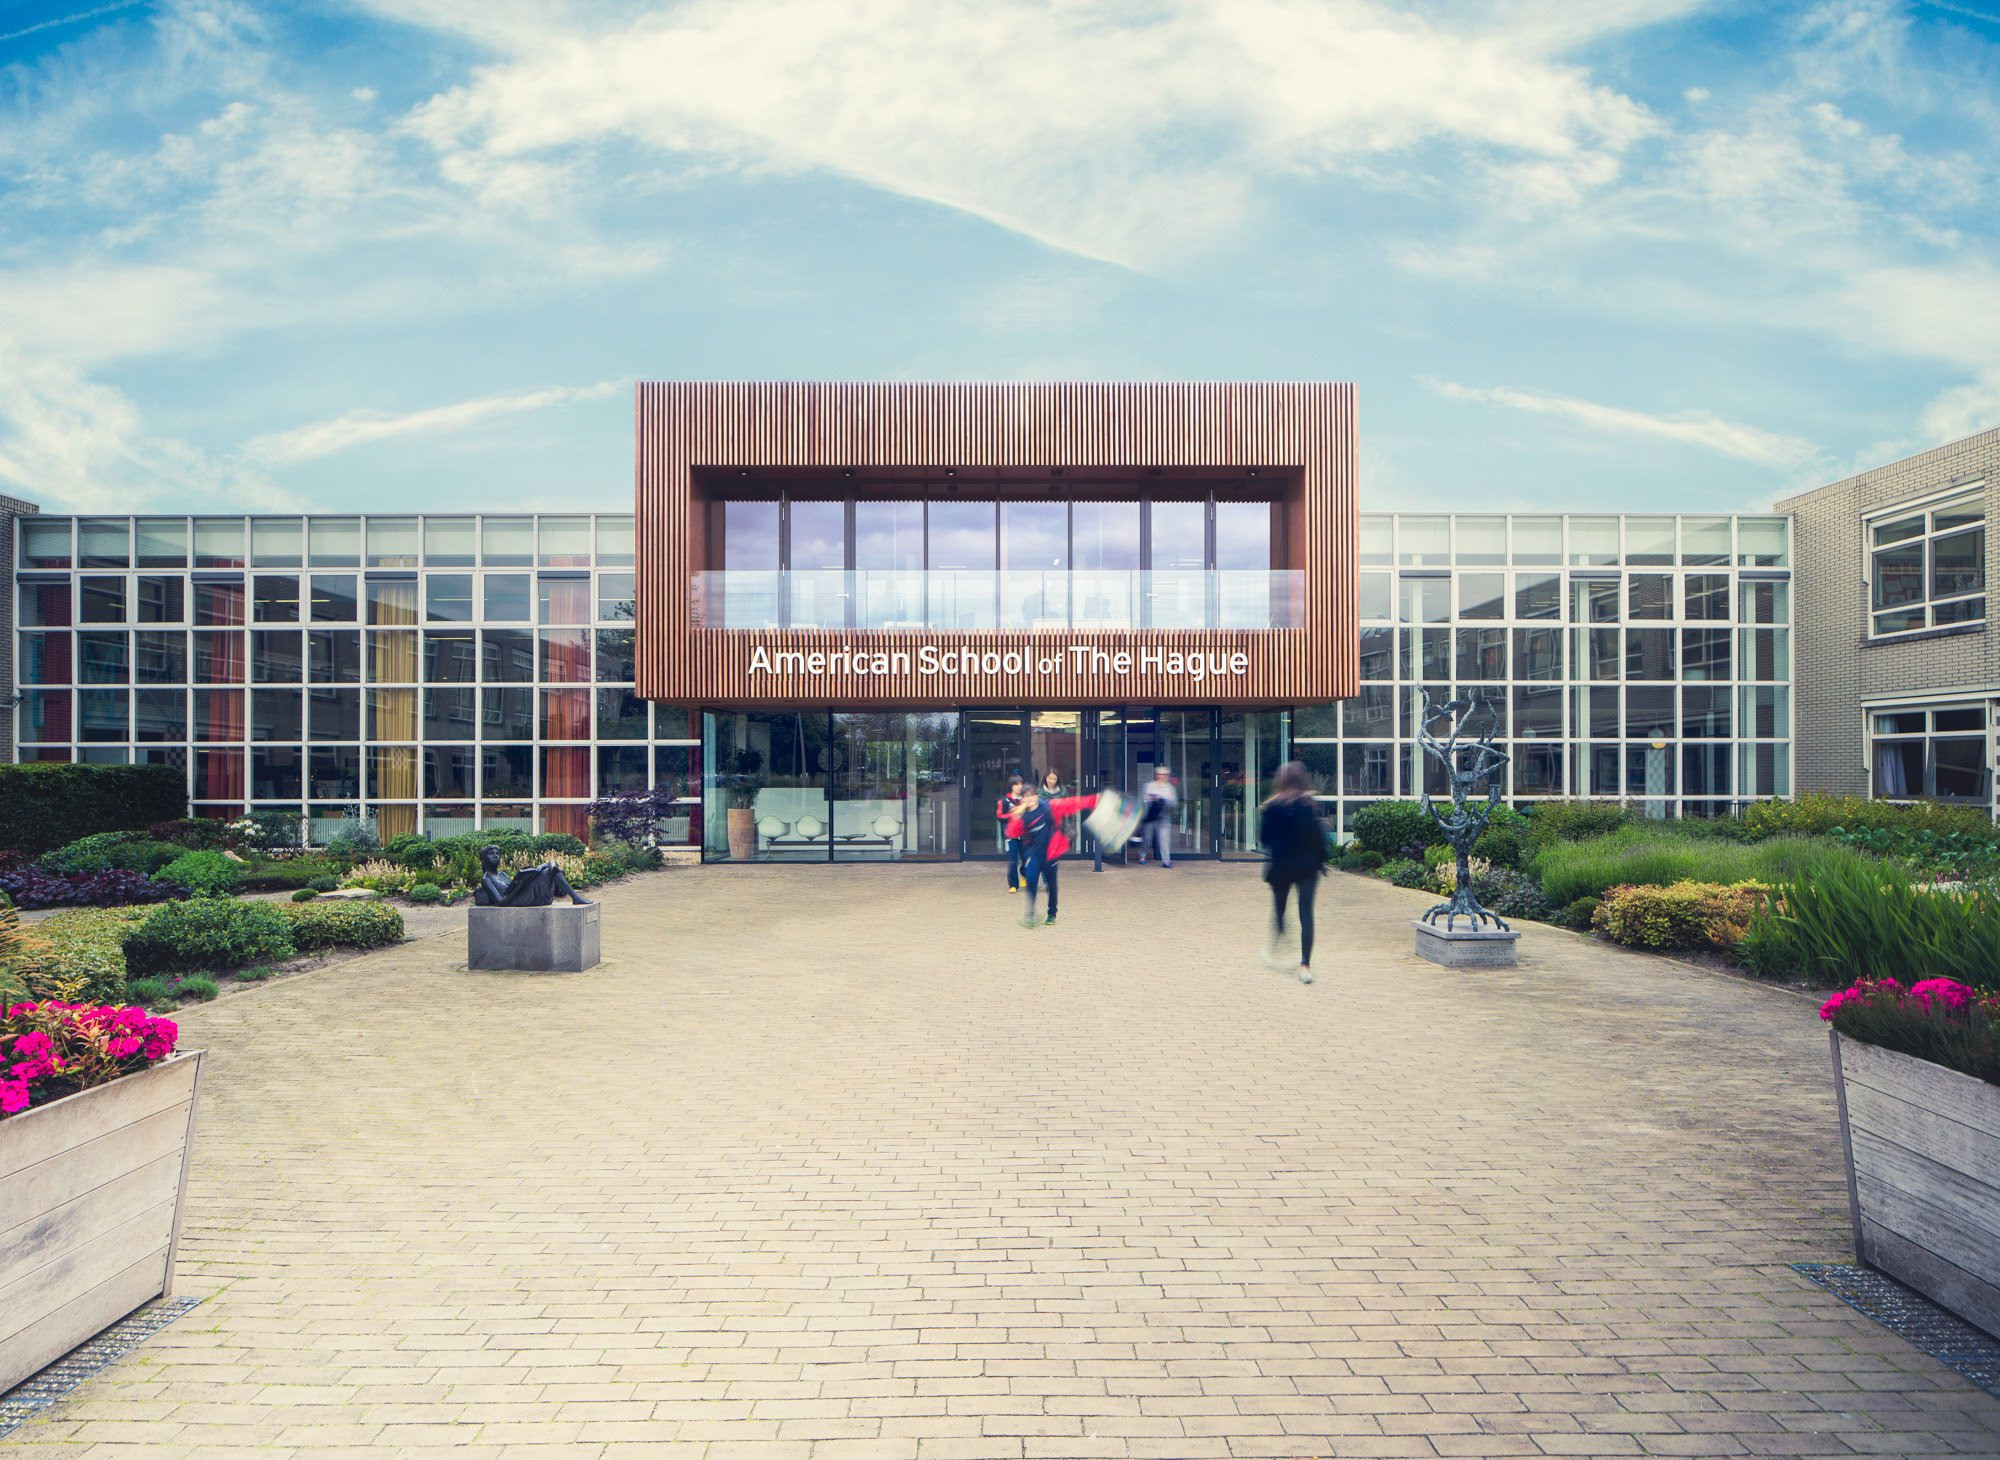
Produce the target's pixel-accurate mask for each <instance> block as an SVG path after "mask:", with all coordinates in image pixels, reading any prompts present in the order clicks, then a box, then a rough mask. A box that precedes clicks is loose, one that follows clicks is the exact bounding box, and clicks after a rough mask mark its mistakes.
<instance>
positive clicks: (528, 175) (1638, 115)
mask: <svg viewBox="0 0 2000 1460" xmlns="http://www.w3.org/2000/svg"><path fill="white" fill-rule="evenodd" d="M1996 144H2000V0H1963V3H1957V0H1954V3H1944V0H1932V3H1892V0H1837V3H1829V4H1801V5H1792V6H1786V5H1772V4H1756V3H1699V0H1403V3H1390V0H683V3H656V4H648V3H634V0H541V3H529V0H348V3H341V0H318V3H314V4H300V3H275V4H273V3H266V4H256V5H251V4H237V3H233V0H0V492H6V493H8V494H11V495H14V496H20V497H25V498H27V499H29V500H31V501H35V502H38V503H40V504H42V505H43V507H44V508H45V509H47V510H57V511H63V510H68V511H93V512H94V511H120V512H122V511H138V512H154V511H169V512H182V511H187V512H211V511H222V512H236V511H246V510H247V511H263V510H316V511H344V510H355V509H359V510H367V511H384V510H437V511H453V510H466V509H478V508H488V509H495V508H510V509H511V508H520V509H551V508H577V507H596V508H603V509H611V510H616V509H618V508H620V507H622V506H625V505H628V504H629V503H630V501H631V491H632V486H631V483H632V400H631V387H632V383H633V382H634V381H635V380H640V379H811V380H824V379H896V380H901V379H959V380H1027V379H1168V380H1177V379H1223V380H1243V379H1278V380H1297V379H1334V380H1351V381H1354V382H1356V383H1357V385H1358V389H1359V399H1360V410H1361V466H1362V502H1363V507H1364V509H1370V508H1372V509H1376V510H1386V509H1390V508H1405V509H1407V508H1422V507H1439V508H1454V509H1475V508H1488V507H1492V508H1507V509H1534V508H1549V509H1563V510H1593V509H1594V510H1627V511H1659V510H1687V511H1707V510H1748V511H1755V510H1760V509H1762V508H1765V507H1767V506H1768V505H1769V504H1770V503H1771V502H1772V501H1774V500H1776V499H1777V498H1779V497H1782V496H1784V495H1786V494H1788V493H1789V492H1792V491H1795V490H1799V489H1802V488H1805V487H1810V486H1814V485H1817V484H1819V483H1822V482H1826V481H1832V480H1836V479H1838V478H1840V477H1842V476H1845V475H1848V474H1850V473H1852V472H1854V471H1858V470H1861V469H1864V468H1866V467H1868V466H1870V465H1875V464H1879V463H1881V462H1884V461H1888V460H1893V459H1894V458H1896V457H1898V456H1902V455H1906V454H1908V453H1910V452H1913V451H1917V450H1921V449H1923V448H1925V447H1928V446H1933V445H1937V444H1940V443H1943V442H1945V441H1950V440H1954V439H1956V438H1958V437H1962V436H1965V435H1969V434H1971V433H1973V432H1975V431H1980V430H1985V429H1991V428H1993V427H1995V426H2000V145H1996Z"/></svg>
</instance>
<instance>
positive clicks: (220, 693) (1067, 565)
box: [0, 383, 2000, 861]
mask: <svg viewBox="0 0 2000 1460" xmlns="http://www.w3.org/2000/svg"><path fill="white" fill-rule="evenodd" d="M636 425H637V437H636V495H635V499H634V501H633V504H632V506H633V510H631V511H629V512H617V513H611V512H602V513H592V512H574V513H558V514H525V513H518V512H507V511H504V510H495V511H491V512H477V513H451V514H436V515H429V514H381V515H365V516H364V515H354V514H301V515H285V516H278V515H255V516H198V517H185V516H137V517H128V516H76V517H71V516H57V515H54V514H49V513H43V512H40V511H38V510H36V508H35V507H34V506H33V504H30V503H26V502H14V501H11V500H7V499H0V530H4V531H5V532H6V534H7V535H8V536H9V538H10V539H11V541H10V543H9V545H8V553H9V558H10V561H12V562H13V564H14V576H15V591H14V593H13V594H12V595H11V596H10V597H9V599H8V602H7V605H6V607H7V609H8V611H10V612H11V614H12V616H13V621H12V622H11V623H10V624H8V625H6V626H5V627H6V632H5V633H0V644H4V645H5V650H4V651H0V653H5V654H7V655H8V656H10V662H9V663H8V664H7V665H6V671H7V673H8V675H9V678H10V685H11V690H12V693H13V695H14V703H15V713H14V715H13V716H12V718H11V724H10V725H9V726H8V729H9V730H11V731H12V734H13V739H12V743H11V746H10V751H11V754H12V756H13V758H14V759H17V760H22V761H35V760H80V761H104V762H122V761H127V760H131V761H157V762H164V763H167V764H171V765H175V766H178V767H181V768H183V769H184V771H185V773H186V775H187V779H188V793H189V797H190V800H191V802H192V803H193V804H194V805H195V807H196V809H197V811H198V812H199V813H201V814H204V815H216V816H231V815H235V814H238V813H240V812H241V811H243V810H245V809H250V808H266V807H268V808H282V809H288V810H294V811H298V812H300V813H301V814H302V815H304V817H305V818H306V821H307V824H308V826H309V828H310V832H311V835H312V836H313V837H314V838H315V839H319V840H324V839H326V838H329V837H331V836H333V835H335V834H337V833H338V832H339V831H340V830H341V829H342V828H343V827H345V826H347V825H350V824H352V823H353V822H354V821H355V820H356V819H357V818H363V817H366V818H370V819H372V820H373V822H374V823H375V825H376V826H377V828H378V829H379V830H380V832H381V833H382V834H383V835H385V836H386V835H393V834H395V833H397V832H401V831H409V830H415V829H426V830H432V831H437V832H450V831H462V830H468V829H471V828H474V827H482V826H502V825H505V826H519V827H528V828H533V829H538V830H563V831H574V832H578V833H582V832H584V831H586V830H587V826H588V818H587V811H586V808H587V806H588V804H589V802H590V800H591V799H592V798H594V797H596V796H600V795H607V794H612V793H616V792H620V791H628V790H639V789H648V788H655V787H659V788H667V789H669V790H670V791H671V792H672V793H673V794H674V795H675V797H676V798H677V805H678V807H679V808H680V810H681V812H682V815H681V816H679V817H678V818H677V819H676V820H675V821H674V822H673V823H672V828H671V834H672V837H673V839H674V840H675V841H676V842H678V843H679V844H681V845H683V846H685V847H688V848H691V849H692V848H699V849H700V853H701V855H702V857H703V858H704V859H705V860H709V861H732V860H733V861H778V860H784V861H848V860H857V861H885V860H910V859H960V858H974V857H983V856H994V855H997V854H998V853H999V851H1000V841H999V829H998V826H997V824H996V823H995V822H994V821H993V820H992V816H991V807H992V805H993V802H994V800H995V798H996V797H997V794H998V792H999V789H1000V787H1001V786H1002V785H1003V784H1004V780H1005V778H1006V777H1007V776H1008V775H1009V774H1011V773H1014V772H1017V771H1018V772H1022V773H1026V774H1032V775H1038V774H1039V773H1041V772H1043V771H1045V770H1051V769H1052V770H1054V771H1055V772H1056V773H1057V775H1058V776H1059V777H1060V778H1061V780H1062V781H1063V783H1064V784H1065V785H1066V786H1069V787H1073V788H1082V789H1088V788H1092V787H1096V786H1101V785H1120V786H1127V787H1133V786H1136V785H1138V784H1139V783H1140V782H1141V781H1143V780H1144V779H1145V778H1147V777H1148V776H1150V775H1151V773H1152V769H1153V767H1154V766H1155V765H1160V764H1164V765H1166V766H1167V767H1168V768H1169V769H1170V770H1171V772H1172V773H1173V775H1174V777H1175V778H1176V780H1177V781H1178V782H1179V784H1180V787H1181V797H1180V802H1179V806H1178V808H1177V835H1178V842H1179V846H1180V854H1181V855H1191V856H1212V857H1220V858H1231V857H1243V858H1249V857H1254V856H1256V855H1257V849H1256V845H1255V815H1254V811H1255V807H1256V804H1257V802H1258V801H1259V800H1260V799H1262V797H1263V796H1264V795H1265V794H1267V792H1268V789H1269V780H1270V776H1271V773H1272V771H1273V770H1274V769H1275V768H1276V766H1277V765H1279V764H1280V763H1282V762H1283V761H1284V760H1286V759H1287V758H1291V757H1297V758H1299V759H1301V760H1304V761H1305V762H1306V763H1307V764H1308V766H1310V767H1311V768H1312V770H1313V771H1314V773H1315V776H1316V778H1317V780H1318V783H1319V789H1320V793H1321V795H1322V797H1323V799H1324V801H1325V803H1326V806H1327V809H1328V811H1329V814H1330V815H1333V816H1335V817H1336V818H1338V820H1339V823H1340V824H1341V825H1342V826H1343V827H1344V826H1346V825H1347V822H1348V818H1349V817H1350V816H1351V815H1352V812H1353V811H1354V810H1355V809H1356V808H1357V807H1359V806H1361V805H1364V804H1366V803H1367V802H1369V801H1371V800H1376V799H1380V798H1383V797H1390V796H1412V795H1416V794H1418V793H1419V792H1420V791H1422V790H1423V789H1425V777H1426V775H1427V769H1426V767H1425V765H1424V764H1423V761H1422V757H1421V755H1420V752H1419V751H1418V749H1417V744H1416V739H1415V730H1416V714H1417V706H1418V704H1419V703H1420V695H1419V691H1420V690H1427V691H1429V693H1430V694H1431V696H1432V697H1433V699H1435V700H1443V699H1446V698H1449V697H1451V696H1452V695H1456V694H1463V693H1467V692H1476V693H1478V694H1480V695H1481V696H1483V697H1484V698H1486V699H1487V700H1488V702H1489V703H1491V704H1492V705H1493V707H1494V708H1495V710H1496V711H1497V713H1498V717H1499V724H1500V727H1501V738H1502V739H1503V740H1504V742H1505V748H1506V749H1507V751H1508V753H1509V755H1510V762H1509V765H1508V768H1507V771H1506V776H1507V783H1506V786H1505V792H1506V794H1507V795H1508V797H1509V798H1510V799H1512V800H1514V801H1516V802H1528V801H1532V800H1535V799H1537V798H1548V797H1597V798H1604V799H1616V800H1622V801H1627V802H1629V803H1632V804H1634V805H1636V806H1638V807H1640V808H1641V809H1642V810H1644V811H1645V812H1646V813H1647V814H1650V815H1656V816H1686V815H1694V816H1709V815H1716V814H1721V813H1723V812H1726V811H1728V810H1730V809H1731V808H1733V807H1737V806H1740V805H1741V804H1743V803H1744V802H1746V801H1751V800H1756V799H1760V798H1766V797H1772V796H1786V795H1790V794H1792V793H1793V792H1794V791H1795V790H1799V789H1814V788H1822V787H1823V788H1827V789H1841V790H1855V791H1865V792H1868V793H1870V794H1876V795H1884V796H1894V797H1905V796H1919V795H1923V796H1939V797H1945V798H1950V799H1959V800H1967V801H1976V802H1980V803H1984V804H1987V805H1989V806H1991V804H1992V779H1993V778H1992V775H1991V765H1992V762H1993V753H1994V752H1993V747H1992V745H1991V742H1990V737H1991V733H1992V726H1993V723H1994V720H1995V714H1994V712H1993V708H1992V706H1993V703H1994V702H1995V701H1996V700H2000V660H1996V658H1995V657H1994V652H1993V650H1992V649H1991V648H1989V646H1988V642H1987V639H1986V626H1985V598H1984V590H1985V581H1986V571H1987V565H1986V556H1985V555H1986V539H1985V529H1984V523H1985V514H1986V509H1987V497H1988V494H1989V492H1990V491H1991V482H1992V479H1993V467H1994V464H1995V462H1994V458H1995V455H1996V453H2000V432H1989V433H1986V434H1985V435H1983V436H1980V437H1975V438H1972V439H1971V440H1970V441H1967V442H1961V443H1958V444H1957V445H1955V446H1952V447H1947V448H1943V449H1941V450H1940V451H1936V452H1930V453H1926V454H1925V455H1924V456H1920V457H1915V458H1911V459H1910V461H1908V462H1902V463H1897V464H1895V465H1894V466H1892V467H1885V468H1882V469H1881V470H1880V471H1877V472H1871V473H1868V474H1865V475H1864V476H1862V477H1857V478H1855V479H1853V480H1852V481H1850V482H1844V483H1838V484H1835V485H1833V486H1829V487H1827V488H1824V489H1822V490H1820V491H1818V492H1814V493H1809V494H1806V495H1805V496H1802V497H1800V498H1797V499H1794V500H1793V501H1790V502H1785V503H1781V504H1779V507H1778V510H1776V511H1774V512H1772V513H1768V514H1682V515H1675V514H1631V513H1622V514H1621V513H1593V514H1575V513H1572V514H1558V513H1486V512H1460V513H1398V512H1369V511H1363V510H1362V508H1363V507H1364V505H1370V504H1367V503H1365V502H1364V497H1363V492H1362V490H1361V486H1360V484H1359V483H1358V482H1357V475H1356V470H1355V429H1356V428H1355V392H1354V388H1353V387H1352V386H1350V385H1344V384H1333V383H1306V384H1176V383H1161V384H1097V383H1064V384H937V383H917V384H706V383H658V384H655V383H647V384H642V385H640V386H639V387H638V390H637V396H636ZM1795 636H1796V641H1795ZM1795 662H1796V663H1797V664H1798V665H1799V666H1800V668H1801V671H1802V672H1801V675H1800V677H1799V683H1798V685H1797V687H1796V692H1795V688H1794V673H1793V666H1794V663H1795ZM1430 784H1431V788H1432V789H1440V788H1439V787H1438V785H1437V783H1436V782H1435V781H1432V782H1431V783H1430Z"/></svg>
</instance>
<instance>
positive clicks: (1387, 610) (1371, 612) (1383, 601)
mask: <svg viewBox="0 0 2000 1460" xmlns="http://www.w3.org/2000/svg"><path fill="white" fill-rule="evenodd" d="M1392 582H1393V580H1392V578H1391V576H1390V575H1389V574H1387V573H1363V574H1362V575H1361V588H1360V594H1361V617H1362V618H1364V619H1387V618H1391V617H1393V616H1394V612H1395V599H1394V597H1393V594H1394V589H1393V588H1392V586H1391V585H1392Z"/></svg>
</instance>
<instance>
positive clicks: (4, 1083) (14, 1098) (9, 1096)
mask: <svg viewBox="0 0 2000 1460" xmlns="http://www.w3.org/2000/svg"><path fill="white" fill-rule="evenodd" d="M27 1108H28V1087H27V1086H26V1085H25V1084H21V1083H19V1082H16V1081H13V1080H0V1115H12V1114H13V1113H14V1112H15V1111H17V1110H26V1109H27Z"/></svg>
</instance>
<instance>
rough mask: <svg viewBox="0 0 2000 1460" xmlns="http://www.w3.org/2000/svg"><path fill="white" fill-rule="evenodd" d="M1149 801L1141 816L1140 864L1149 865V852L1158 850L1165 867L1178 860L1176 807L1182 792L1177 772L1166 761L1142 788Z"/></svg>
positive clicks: (1143, 794) (1156, 767)
mask: <svg viewBox="0 0 2000 1460" xmlns="http://www.w3.org/2000/svg"><path fill="white" fill-rule="evenodd" d="M1140 795H1141V797H1142V798H1143V799H1144V801H1145V805H1146V810H1145V814H1144V815H1142V816H1141V817H1140V818H1139V865H1140V866H1141V867H1143V866H1145V865H1146V858H1147V856H1148V855H1149V854H1154V853H1157V854H1158V856H1159V859H1160V865H1161V866H1162V867H1171V866H1173V864H1174V807H1175V806H1177V805H1178V804H1180V799H1181V797H1180V792H1179V791H1178V790H1176V789H1175V787H1174V777H1173V773H1172V772H1171V771H1169V770H1168V769H1167V768H1166V767H1165V766H1164V765H1156V766H1154V767H1153V779H1152V780H1150V781H1148V782H1146V785H1145V788H1144V789H1143V790H1142V791H1141V792H1140Z"/></svg>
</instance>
